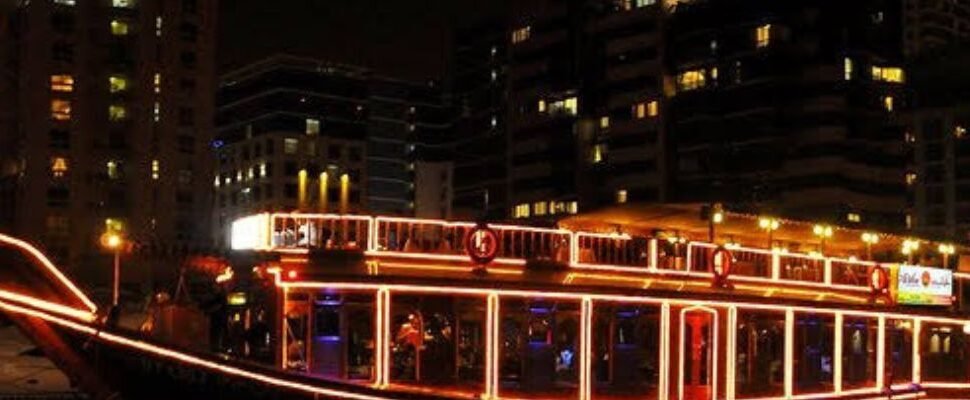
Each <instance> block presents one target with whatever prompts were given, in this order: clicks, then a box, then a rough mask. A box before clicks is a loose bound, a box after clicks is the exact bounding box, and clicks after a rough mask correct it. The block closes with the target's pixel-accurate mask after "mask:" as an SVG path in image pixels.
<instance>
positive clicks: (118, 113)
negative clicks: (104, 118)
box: [108, 104, 128, 121]
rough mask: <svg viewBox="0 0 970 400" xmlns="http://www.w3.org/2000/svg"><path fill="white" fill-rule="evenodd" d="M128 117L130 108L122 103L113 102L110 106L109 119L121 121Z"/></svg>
mask: <svg viewBox="0 0 970 400" xmlns="http://www.w3.org/2000/svg"><path fill="white" fill-rule="evenodd" d="M125 118H128V109H127V108H125V106H123V105H120V104H113V105H110V106H108V119H110V120H112V121H121V120H124V119H125Z"/></svg>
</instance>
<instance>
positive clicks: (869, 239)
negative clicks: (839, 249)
mask: <svg viewBox="0 0 970 400" xmlns="http://www.w3.org/2000/svg"><path fill="white" fill-rule="evenodd" d="M861 238H862V242H863V243H867V244H876V243H879V235H878V234H875V233H870V232H863V233H862V236H861Z"/></svg>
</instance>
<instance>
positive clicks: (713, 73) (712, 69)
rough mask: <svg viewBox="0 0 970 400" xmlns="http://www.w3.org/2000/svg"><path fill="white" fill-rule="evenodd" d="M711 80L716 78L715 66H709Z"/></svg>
mask: <svg viewBox="0 0 970 400" xmlns="http://www.w3.org/2000/svg"><path fill="white" fill-rule="evenodd" d="M711 80H713V81H716V80H717V67H711Z"/></svg>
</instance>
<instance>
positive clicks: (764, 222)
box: [758, 217, 781, 250]
mask: <svg viewBox="0 0 970 400" xmlns="http://www.w3.org/2000/svg"><path fill="white" fill-rule="evenodd" d="M779 226H781V222H779V221H778V219H776V218H771V217H761V218H758V227H759V228H761V229H764V230H765V231H766V232H768V248H769V249H772V250H774V240H773V239H772V238H773V232H774V231H775V230H776V229H778V227H779Z"/></svg>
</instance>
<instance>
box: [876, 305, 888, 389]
mask: <svg viewBox="0 0 970 400" xmlns="http://www.w3.org/2000/svg"><path fill="white" fill-rule="evenodd" d="M876 332H877V333H876V341H877V342H879V343H877V344H876V389H879V390H882V388H883V387H884V386H885V382H886V380H885V375H886V372H885V371H886V317H885V316H881V315H880V316H879V329H877V330H876Z"/></svg>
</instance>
